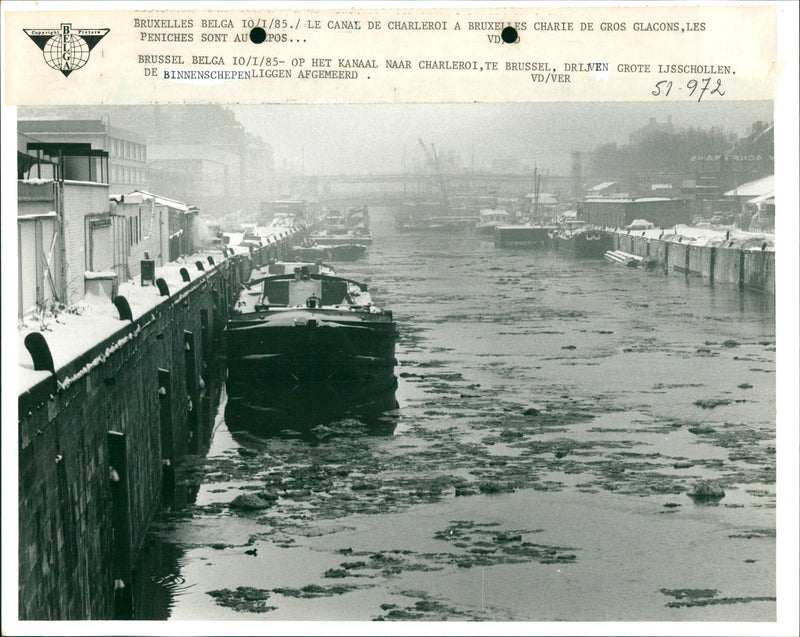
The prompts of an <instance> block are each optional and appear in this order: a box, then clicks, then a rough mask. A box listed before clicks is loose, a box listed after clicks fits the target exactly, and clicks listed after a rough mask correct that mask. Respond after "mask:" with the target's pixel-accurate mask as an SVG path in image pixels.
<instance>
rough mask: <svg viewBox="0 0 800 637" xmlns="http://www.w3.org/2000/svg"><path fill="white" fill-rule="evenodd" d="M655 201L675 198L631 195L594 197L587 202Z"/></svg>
mask: <svg viewBox="0 0 800 637" xmlns="http://www.w3.org/2000/svg"><path fill="white" fill-rule="evenodd" d="M653 201H673V199H672V198H671V197H637V198H636V199H631V198H630V197H625V198H616V197H594V198H592V199H586V203H651V202H653Z"/></svg>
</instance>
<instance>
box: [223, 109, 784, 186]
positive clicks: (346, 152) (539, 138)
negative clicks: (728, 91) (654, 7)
mask: <svg viewBox="0 0 800 637" xmlns="http://www.w3.org/2000/svg"><path fill="white" fill-rule="evenodd" d="M232 108H233V110H234V112H235V113H236V116H237V119H238V120H239V121H240V122H241V123H242V124H244V126H245V129H246V130H248V131H250V132H252V133H254V134H256V135H259V136H260V137H262V138H263V139H264V140H265V141H267V142H269V143H270V144H271V145H272V150H273V153H274V156H275V164H276V166H277V167H282V166H283V165H284V163H286V164H287V165H288V166H289V167H293V168H297V169H299V168H300V166H301V163H302V165H303V167H304V171H305V172H306V173H320V172H324V173H362V172H366V173H381V172H400V171H402V170H403V162H404V159H403V157H404V154H405V163H406V166H407V167H408V168H409V169H410V168H412V167H413V166H414V165H415V164H418V163H420V162H424V161H425V156H424V153H423V151H422V148H421V147H420V146H419V142H418V141H417V140H418V138H421V139H422V140H423V141H424V142H425V143H426V144H427V145H430V144H431V143H433V144H434V145H435V146H436V149H437V152H439V153H440V154H450V153H457V154H458V155H460V160H461V167H462V168H466V169H468V168H471V166H472V162H473V153H474V158H475V166H476V168H478V169H480V168H483V167H489V166H490V165H491V162H492V161H493V160H495V159H501V158H509V157H517V158H519V159H520V161H522V162H523V163H524V164H527V165H529V166H533V165H537V166H538V167H539V168H540V169H541V170H551V171H552V172H556V173H559V172H561V173H564V172H567V171H568V170H569V156H570V151H571V150H583V151H590V150H593V149H594V148H595V147H596V146H597V145H599V144H603V143H607V142H617V143H627V141H628V135H629V134H630V133H631V132H632V131H634V130H636V129H638V128H641V127H642V126H644V125H646V124H647V122H648V118H650V117H655V118H656V119H657V120H658V121H666V119H667V117H672V123H673V124H674V125H675V126H677V127H680V128H682V127H689V126H695V127H702V128H709V127H711V126H716V127H721V128H723V129H725V130H729V131H732V132H735V133H738V134H739V135H745V134H747V132H748V131H749V130H750V126H751V124H752V123H753V122H754V121H756V120H767V121H772V120H773V103H772V102H712V101H707V102H702V103H697V102H688V101H687V102H671V103H663V102H662V103H654V102H652V103H651V102H648V103H628V102H626V103H601V104H596V103H595V104H547V103H545V104H529V103H526V104H410V105H409V104H375V105H352V104H340V105H337V104H323V105H266V106H234V107H232Z"/></svg>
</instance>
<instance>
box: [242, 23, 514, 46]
mask: <svg viewBox="0 0 800 637" xmlns="http://www.w3.org/2000/svg"><path fill="white" fill-rule="evenodd" d="M250 37H251V38H252V37H253V35H252V34H251V35H250ZM500 37H501V38H503V42H505V43H506V44H513V43H514V42H516V41H517V40H518V39H519V35H518V34H517V30H516V29H515V28H514V27H506V28H505V29H503V30H502V32H501V33H500Z"/></svg>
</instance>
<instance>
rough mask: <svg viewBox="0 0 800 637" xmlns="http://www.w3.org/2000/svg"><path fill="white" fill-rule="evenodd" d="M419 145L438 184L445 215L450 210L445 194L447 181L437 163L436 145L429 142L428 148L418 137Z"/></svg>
mask: <svg viewBox="0 0 800 637" xmlns="http://www.w3.org/2000/svg"><path fill="white" fill-rule="evenodd" d="M417 141H419V145H420V146H422V150H423V151H424V152H425V158H426V159H427V160H428V164H429V165H430V167H431V170H432V171H433V174H434V176H435V178H436V181H437V182H438V184H439V191H440V193H441V196H442V207H443V209H444V210H443V211H444V214H445V215H447V214H449V212H450V201H449V198H448V196H447V182H446V180H445V178H444V174H443V173H442V167H441V164H440V163H439V156H438V155H437V154H436V146H434V145H433V143H431V150H428V147H427V146H426V145H425V142H423V141H422V139H418V140H417Z"/></svg>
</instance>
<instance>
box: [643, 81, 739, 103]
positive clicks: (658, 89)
mask: <svg viewBox="0 0 800 637" xmlns="http://www.w3.org/2000/svg"><path fill="white" fill-rule="evenodd" d="M711 81H712V80H711V78H710V77H704V78H702V79H700V80H696V79H694V78H693V79H691V80H689V81H688V82H686V88H687V89H688V90H689V97H694V96H695V95H697V101H698V102H699V101H700V100H702V99H703V97H705V96H706V94H708V95H719V96H720V97H723V96H724V95H725V91H724V90H723V88H722V80H721V79H719V78H716V84H715V85H714V86H712V85H711ZM672 86H673V84H672V80H661V81H659V82H656V86H655V89H653V90H652V91H650V94H651V95H652V96H653V97H669V94H670V93H671V92H672Z"/></svg>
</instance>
